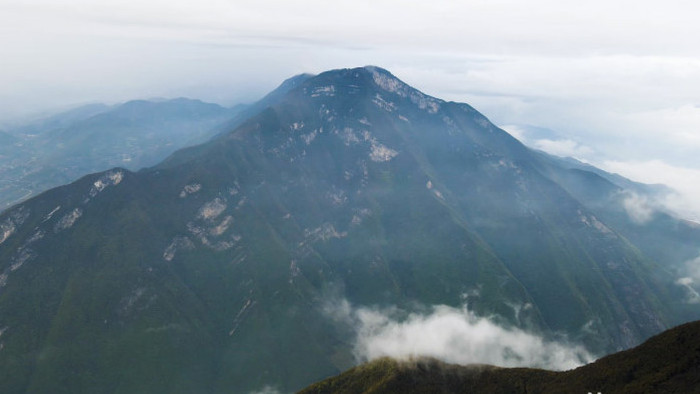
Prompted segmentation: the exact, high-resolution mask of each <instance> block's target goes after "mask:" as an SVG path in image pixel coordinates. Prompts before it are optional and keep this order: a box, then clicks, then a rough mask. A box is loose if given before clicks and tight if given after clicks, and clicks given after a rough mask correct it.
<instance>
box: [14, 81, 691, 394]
mask: <svg viewBox="0 0 700 394" xmlns="http://www.w3.org/2000/svg"><path fill="white" fill-rule="evenodd" d="M575 167H576V165H574V164H571V163H568V162H567V163H563V162H560V161H558V160H557V159H555V158H551V157H549V156H546V155H544V154H541V153H538V152H534V151H532V150H530V149H528V148H527V147H525V146H524V145H522V144H521V143H520V142H518V141H517V140H516V139H514V138H513V137H511V136H510V135H509V134H507V133H506V132H504V131H503V130H501V129H499V128H498V127H496V126H495V125H493V124H492V123H491V122H490V121H489V120H488V119H487V118H486V117H484V116H483V115H482V114H480V113H479V112H477V111H476V110H475V109H474V108H472V107H470V106H469V105H466V104H460V103H453V102H446V101H443V100H440V99H437V98H434V97H430V96H428V95H425V94H423V93H421V92H420V91H418V90H416V89H414V88H412V87H410V86H408V85H407V84H405V83H403V82H402V81H400V80H399V79H398V78H396V77H395V76H393V75H392V74H391V73H389V72H388V71H386V70H383V69H381V68H377V67H363V68H355V69H344V70H333V71H328V72H324V73H322V74H319V75H317V76H308V75H306V76H303V77H301V78H298V79H295V83H294V84H293V86H289V89H286V88H285V89H284V92H283V93H280V94H279V95H273V96H272V97H270V98H269V100H268V101H267V103H266V106H265V107H264V108H260V111H259V112H257V113H255V114H252V115H251V117H250V118H248V119H247V120H245V121H242V122H241V123H240V125H239V126H237V127H235V128H233V129H231V130H229V131H227V132H224V133H221V134H219V135H218V136H217V137H215V138H214V139H212V140H210V141H209V142H207V143H205V144H202V145H198V146H195V147H192V148H187V149H184V150H181V151H178V152H176V153H175V154H173V155H172V156H170V157H169V158H168V159H166V160H165V161H163V162H162V163H160V164H159V165H157V166H155V167H152V168H149V169H145V170H142V171H139V172H135V173H134V172H130V171H127V170H124V169H119V168H116V169H112V170H110V171H107V172H103V173H98V174H92V175H88V176H86V177H84V178H82V179H80V180H78V181H76V182H74V183H72V184H70V185H66V186H63V187H59V188H56V189H52V190H50V191H48V192H45V193H43V194H41V195H39V196H37V197H35V198H32V199H30V200H28V201H26V202H24V203H22V204H20V205H17V206H14V207H13V208H11V209H8V210H7V211H5V212H4V213H3V214H2V215H0V333H1V334H0V391H2V392H7V393H14V392H46V391H51V392H55V393H60V392H114V393H117V392H134V391H145V392H164V393H165V392H167V393H179V392H183V393H185V392H187V393H189V392H210V393H219V392H248V391H251V390H257V389H260V388H261V387H264V386H266V385H270V386H274V387H278V388H279V389H281V390H285V391H288V390H295V389H299V388H301V387H304V386H305V385H307V384H309V383H311V382H313V381H316V380H318V379H320V378H323V377H326V376H330V375H333V374H336V373H338V372H339V371H342V370H344V369H346V368H348V367H350V366H352V365H353V364H354V363H356V361H357V360H356V359H355V358H354V355H353V352H352V351H353V336H354V331H353V330H354V327H353V326H352V323H351V322H346V321H342V320H338V319H333V317H332V315H333V310H334V308H338V307H339V305H340V300H343V302H344V301H348V302H349V303H350V304H352V305H362V306H377V307H396V308H400V309H402V310H406V311H410V310H412V309H414V308H420V306H421V305H422V306H429V305H443V304H444V305H449V306H466V307H468V308H469V310H470V311H473V312H474V313H475V314H478V315H481V316H493V317H494V318H495V319H498V321H499V322H501V323H502V324H504V325H508V326H513V327H520V328H524V329H527V330H529V331H534V332H537V333H541V334H542V335H544V336H547V337H554V336H559V335H562V334H565V335H566V336H567V337H568V338H569V339H570V340H572V341H576V342H580V343H583V344H585V345H586V346H587V347H588V348H589V349H591V350H592V351H594V352H597V353H603V352H610V351H613V350H616V349H623V348H628V347H630V346H633V345H635V344H637V343H639V342H640V341H641V340H643V339H644V338H647V337H649V336H651V335H653V334H655V333H658V332H660V331H661V330H663V329H664V328H666V327H667V326H669V325H670V324H673V323H675V322H680V321H684V320H690V318H689V317H690V316H691V315H692V314H693V313H696V312H697V311H695V310H693V309H688V308H687V304H684V303H683V302H682V291H681V290H682V289H680V288H679V287H678V286H677V285H674V281H675V278H674V277H673V276H672V275H671V271H670V268H669V264H670V263H668V262H667V261H660V260H661V259H663V258H666V257H668V259H669V260H670V259H676V260H677V259H681V258H684V257H685V256H684V255H682V253H685V251H686V250H693V247H695V249H694V250H695V253H696V252H697V246H698V245H697V244H692V242H687V241H680V240H678V239H677V238H674V237H675V235H674V234H675V233H673V232H667V233H665V236H666V237H668V239H669V240H668V242H669V243H670V242H672V241H673V242H677V243H678V244H681V243H683V242H684V243H683V244H684V245H686V247H685V249H684V248H680V247H679V248H676V249H675V250H676V251H677V252H678V254H674V255H672V256H671V255H670V254H664V253H663V252H662V251H660V249H656V248H652V247H649V245H644V244H643V243H637V242H636V241H635V238H633V237H632V236H631V235H630V234H637V232H635V231H634V228H633V225H632V224H630V223H631V222H630V220H629V219H628V218H627V217H626V216H625V215H624V209H623V207H622V204H621V202H620V199H621V198H622V197H621V196H624V195H625V194H624V193H625V190H624V187H623V186H621V185H618V184H615V183H614V182H612V181H611V180H609V179H606V178H605V177H603V176H600V175H599V174H596V173H593V172H590V171H586V170H584V169H581V168H575ZM664 218H665V219H664V220H666V221H667V223H674V225H677V226H676V229H677V230H675V231H680V232H681V233H684V234H686V235H687V234H689V233H688V232H685V229H684V228H681V227H678V226H681V224H678V222H677V221H674V220H673V219H672V218H669V217H666V216H664ZM667 225H668V226H670V224H667ZM659 226H660V224H659ZM658 228H660V227H648V229H647V230H645V231H646V232H641V233H639V234H654V233H655V231H657V230H658ZM679 229H680V230H679ZM695 231H696V232H697V231H698V230H697V229H696V230H695ZM693 234H695V233H693ZM637 239H642V238H637ZM698 239H700V238H698ZM691 244H692V245H691ZM657 246H658V244H657ZM650 256H653V257H650ZM665 256H666V257H665ZM674 261H675V260H674Z"/></svg>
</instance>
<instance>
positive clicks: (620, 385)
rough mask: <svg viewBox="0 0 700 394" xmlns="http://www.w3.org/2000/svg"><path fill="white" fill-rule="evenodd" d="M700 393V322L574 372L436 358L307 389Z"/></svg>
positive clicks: (358, 372) (388, 364)
mask: <svg viewBox="0 0 700 394" xmlns="http://www.w3.org/2000/svg"><path fill="white" fill-rule="evenodd" d="M699 390H700V322H694V323H688V324H684V325H682V326H679V327H676V328H673V329H671V330H668V331H665V332H663V333H662V334H659V335H657V336H655V337H653V338H651V339H649V340H648V341H646V342H645V343H643V344H641V345H640V346H638V347H636V348H634V349H630V350H627V351H623V352H619V353H616V354H613V355H610V356H607V357H604V358H602V359H600V360H598V361H596V362H594V363H592V364H589V365H585V366H583V367H580V368H577V369H575V370H572V371H567V372H551V371H544V370H536V369H526V368H498V367H493V366H486V365H472V366H458V365H450V364H445V363H442V362H440V361H438V360H433V359H416V360H411V361H396V360H392V359H380V360H376V361H372V362H371V363H367V364H364V365H361V366H358V367H355V368H353V369H351V370H349V371H347V372H344V373H343V374H341V375H339V376H337V377H333V378H330V379H327V380H324V381H322V382H319V383H316V384H314V385H311V386H309V387H308V388H306V389H304V390H302V391H300V394H312V393H315V394H322V393H353V394H359V393H376V394H379V393H408V392H411V393H474V394H478V393H489V394H492V393H581V392H584V393H585V392H601V393H650V392H654V393H696V392H698V391H699Z"/></svg>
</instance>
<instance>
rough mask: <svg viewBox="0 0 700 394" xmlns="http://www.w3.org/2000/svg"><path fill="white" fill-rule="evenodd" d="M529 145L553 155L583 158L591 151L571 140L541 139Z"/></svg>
mask: <svg viewBox="0 0 700 394" xmlns="http://www.w3.org/2000/svg"><path fill="white" fill-rule="evenodd" d="M530 146H532V147H533V148H536V149H539V150H543V151H545V152H547V153H550V154H553V155H557V156H562V157H574V158H577V159H583V158H585V157H586V156H589V155H591V154H592V153H593V149H591V148H589V147H587V146H584V145H581V144H579V143H578V142H576V141H573V140H549V139H541V140H534V141H532V142H531V143H530Z"/></svg>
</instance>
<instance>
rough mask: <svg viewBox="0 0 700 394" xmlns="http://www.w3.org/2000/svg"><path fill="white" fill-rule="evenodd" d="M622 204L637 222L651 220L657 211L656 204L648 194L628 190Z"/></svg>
mask: <svg viewBox="0 0 700 394" xmlns="http://www.w3.org/2000/svg"><path fill="white" fill-rule="evenodd" d="M622 206H623V207H624V208H625V211H626V212H627V215H628V216H629V217H630V219H632V221H633V222H635V223H637V224H645V223H647V222H649V220H651V219H652V218H653V216H654V213H655V212H656V211H657V208H656V207H654V204H653V203H652V202H651V201H650V200H649V198H647V197H646V196H641V195H639V194H637V193H632V192H626V193H625V195H624V196H623V199H622Z"/></svg>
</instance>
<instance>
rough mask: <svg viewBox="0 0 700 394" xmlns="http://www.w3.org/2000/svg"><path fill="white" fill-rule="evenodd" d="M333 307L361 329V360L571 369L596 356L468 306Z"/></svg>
mask: <svg viewBox="0 0 700 394" xmlns="http://www.w3.org/2000/svg"><path fill="white" fill-rule="evenodd" d="M334 305H335V306H333V307H329V308H327V310H328V312H329V313H330V314H331V315H332V316H333V317H334V318H335V319H336V320H339V321H343V322H345V323H346V324H348V325H352V326H353V327H354V329H355V330H356V334H357V336H356V339H355V345H354V352H355V355H356V357H357V359H358V361H367V360H372V359H376V358H379V357H384V356H390V357H394V358H399V359H405V358H410V357H415V356H428V357H434V358H437V359H440V360H443V361H445V362H449V363H455V364H463V365H466V364H491V365H497V366H503V367H537V368H545V369H551V370H567V369H571V368H575V367H577V366H580V365H582V364H585V363H588V362H591V361H593V359H594V357H593V356H592V355H591V354H590V353H588V351H586V349H585V348H583V347H581V346H577V345H571V344H567V343H563V342H553V341H547V340H544V339H543V338H542V337H540V336H538V335H536V334H533V333H528V332H525V331H523V330H520V329H517V328H506V327H503V326H500V325H498V324H497V323H495V321H492V320H490V319H488V318H485V317H478V316H475V315H474V314H473V313H471V312H469V311H468V310H466V309H458V308H452V307H448V306H444V305H437V306H433V307H432V308H430V309H429V310H428V311H426V312H424V313H410V314H406V313H405V311H401V310H398V309H395V308H393V309H392V308H387V309H377V308H367V307H358V308H355V307H353V306H351V305H350V304H349V303H348V302H347V301H343V302H340V303H334Z"/></svg>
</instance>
